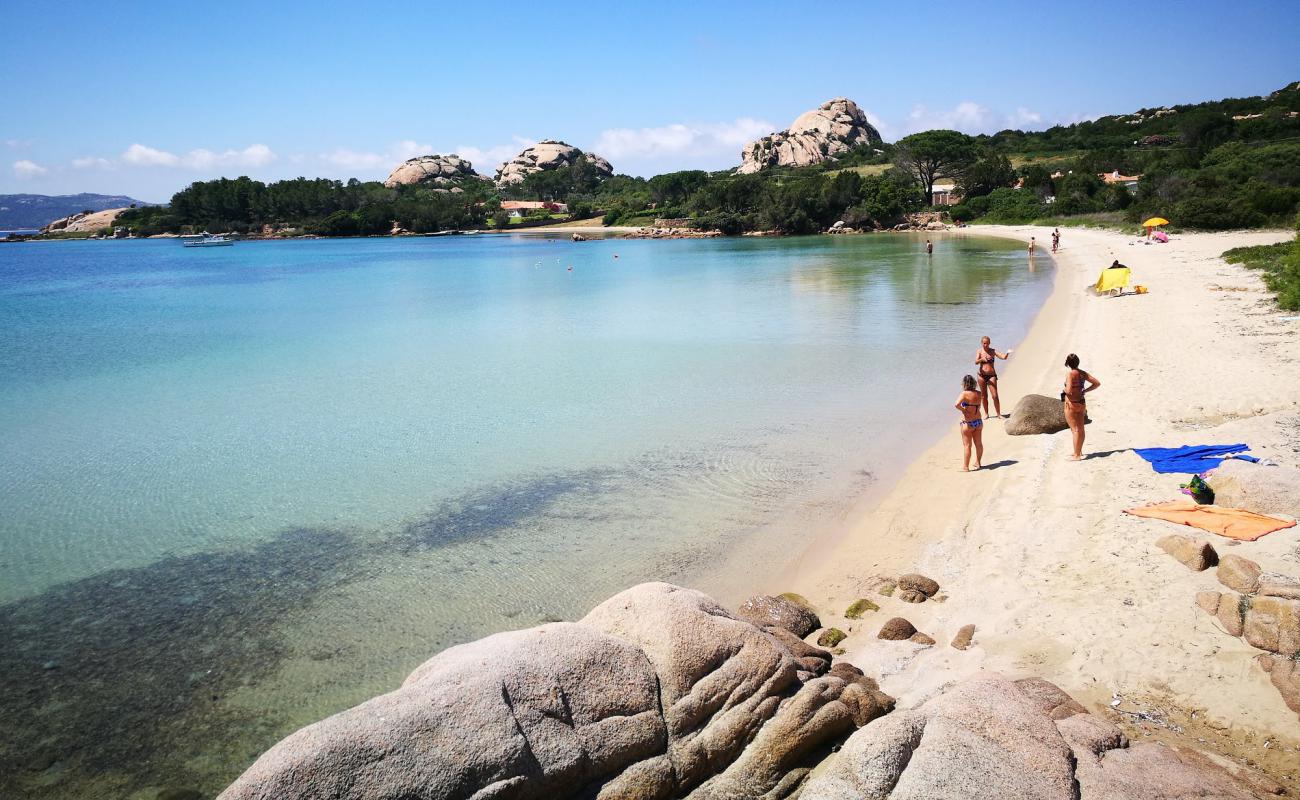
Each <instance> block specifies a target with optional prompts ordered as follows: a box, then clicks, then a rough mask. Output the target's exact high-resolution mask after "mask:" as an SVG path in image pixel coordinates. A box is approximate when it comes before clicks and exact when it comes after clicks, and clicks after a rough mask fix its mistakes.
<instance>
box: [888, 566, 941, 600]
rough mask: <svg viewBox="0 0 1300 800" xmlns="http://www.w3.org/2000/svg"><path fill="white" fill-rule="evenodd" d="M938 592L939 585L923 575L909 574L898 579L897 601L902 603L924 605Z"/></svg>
mask: <svg viewBox="0 0 1300 800" xmlns="http://www.w3.org/2000/svg"><path fill="white" fill-rule="evenodd" d="M937 591H939V583H938V582H937V581H935V580H933V579H931V578H927V577H925V576H924V575H918V574H916V573H915V572H909V573H908V574H906V575H902V576H899V578H898V599H899V600H902V601H903V602H904V603H924V602H925V601H926V600H928V599H930V598H931V597H934V594H935V592H937Z"/></svg>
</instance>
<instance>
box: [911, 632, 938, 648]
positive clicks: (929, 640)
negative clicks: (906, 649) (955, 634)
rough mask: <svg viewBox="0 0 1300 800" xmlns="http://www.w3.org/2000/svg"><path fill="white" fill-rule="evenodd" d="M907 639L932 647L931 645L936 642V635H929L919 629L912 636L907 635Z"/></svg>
mask: <svg viewBox="0 0 1300 800" xmlns="http://www.w3.org/2000/svg"><path fill="white" fill-rule="evenodd" d="M907 640H908V641H909V642H915V643H917V644H920V645H925V646H926V647H930V646H931V645H933V644H934V637H933V636H928V635H926V634H924V633H921V632H920V631H917V632H916V633H914V634H912V635H911V636H909V637H907Z"/></svg>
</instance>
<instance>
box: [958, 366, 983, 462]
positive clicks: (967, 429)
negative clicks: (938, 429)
mask: <svg viewBox="0 0 1300 800" xmlns="http://www.w3.org/2000/svg"><path fill="white" fill-rule="evenodd" d="M983 399H984V395H983V393H981V392H980V390H979V389H977V388H975V376H974V375H967V376H966V377H964V378H962V379H961V394H960V395H958V396H957V402H956V403H953V406H952V407H953V408H955V409H957V410H958V411H960V412H961V454H962V457H961V470H962V472H970V448H971V445H972V444H973V445H975V469H979V468H980V463H981V462H983V460H984V420H982V419H980V402H981V401H982V400H983Z"/></svg>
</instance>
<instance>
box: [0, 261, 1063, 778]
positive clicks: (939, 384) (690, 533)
mask: <svg viewBox="0 0 1300 800" xmlns="http://www.w3.org/2000/svg"><path fill="white" fill-rule="evenodd" d="M570 267H572V269H570ZM1051 271H1052V270H1051V262H1050V260H1048V259H1046V258H1044V257H1038V258H1037V259H1036V263H1034V264H1031V263H1030V262H1029V261H1028V259H1027V256H1026V254H1025V253H1024V252H1023V249H1022V248H1021V246H1020V245H1018V244H1015V243H1011V242H1004V241H1000V240H996V239H988V238H975V237H970V238H955V239H945V240H942V241H940V242H938V243H937V246H936V252H935V254H934V256H933V257H932V258H927V257H926V256H925V255H924V252H923V237H922V238H918V237H909V236H862V237H858V236H845V237H810V238H799V239H722V240H680V241H627V240H603V241H591V242H584V243H573V242H569V241H566V240H563V239H545V238H541V237H514V238H506V237H493V236H479V237H455V238H452V237H443V238H416V239H412V238H408V239H368V240H327V241H291V242H245V243H240V244H238V245H236V246H234V247H230V248H214V249H207V250H185V249H183V248H181V247H180V245H179V244H178V243H176V242H174V241H125V242H59V243H33V244H21V245H7V246H4V247H2V248H0V376H3V379H2V380H0V466H2V467H3V469H0V508H2V509H3V512H2V513H0V604H3V605H0V637H3V639H4V645H5V647H4V652H3V654H0V692H2V693H3V697H5V698H6V699H5V700H3V701H0V703H3V704H4V705H12V706H13V707H12V708H5V709H0V710H3V711H4V716H5V717H7V718H11V719H12V718H21V719H24V720H27V722H25V723H23V724H19V725H16V726H13V727H11V728H8V731H7V732H5V731H0V789H3V788H4V786H5V784H6V781H12V782H14V786H15V787H16V788H18V789H20V790H21V791H23V792H28V793H37V794H40V793H46V794H48V796H61V795H63V794H66V793H67V791H68V790H69V788H70V787H77V793H78V794H80V795H83V796H85V795H95V794H101V795H103V796H128V795H129V794H130V793H131V792H133V791H136V792H139V791H145V787H151V786H164V785H167V786H171V785H180V786H193V787H197V788H199V789H201V790H203V791H204V792H215V791H216V790H218V789H219V788H220V787H221V786H222V785H223V781H226V780H228V779H229V778H230V777H232V776H233V775H234V774H237V773H238V772H239V770H240V769H242V768H243V767H244V766H246V764H247V763H248V762H249V761H250V760H251V758H252V757H254V756H255V755H256V754H257V753H258V752H260V750H261V749H263V748H265V747H266V746H267V745H268V744H270V743H271V742H273V741H274V740H275V739H276V738H278V737H279V736H281V735H283V734H284V733H286V732H288V731H290V730H292V729H293V728H295V727H297V726H299V725H301V724H304V723H306V722H309V721H311V720H313V719H316V718H318V717H319V716H321V715H324V714H327V713H331V712H333V711H336V710H339V709H341V708H344V707H346V706H347V705H350V704H352V703H355V702H357V701H359V700H360V699H363V698H364V697H367V696H369V695H371V694H374V693H377V692H379V691H384V690H387V689H389V688H392V687H393V686H395V685H396V683H397V682H399V681H400V679H401V677H402V676H403V675H404V674H405V673H406V672H407V671H409V670H410V669H411V668H413V667H414V666H415V665H416V664H418V663H419V662H421V661H423V660H424V659H425V658H427V657H428V656H429V655H430V654H431V653H432V652H434V651H435V650H437V649H439V648H441V647H445V646H447V645H449V644H452V643H455V642H459V641H464V640H467V639H471V638H475V637H477V636H481V635H483V634H485V633H488V632H492V631H495V630H501V629H505V628H511V627H523V626H527V625H532V624H536V623H537V622H539V621H541V620H543V619H549V618H572V617H574V616H576V615H579V614H581V613H582V612H583V610H585V608H587V607H588V606H590V605H591V604H592V603H594V602H595V601H597V600H599V599H601V598H603V597H604V596H607V595H608V594H610V593H612V592H614V591H617V590H618V589H620V588H622V587H624V586H626V585H628V584H630V583H634V582H637V581H641V580H647V579H666V580H673V581H677V582H682V583H688V584H691V585H695V586H699V587H700V588H703V589H705V590H708V591H714V592H719V593H721V594H722V595H723V596H724V597H727V595H728V594H729V593H733V592H735V591H738V588H737V587H739V586H742V585H743V584H744V583H747V582H754V581H757V580H759V579H761V577H762V576H763V575H765V574H767V575H770V574H772V573H773V572H774V571H775V570H777V569H778V568H779V567H780V566H781V565H782V564H783V562H784V561H785V560H787V559H789V558H791V557H793V556H795V555H797V554H798V552H799V551H800V550H801V549H802V548H803V547H805V546H806V545H807V544H808V542H809V541H810V539H811V537H812V536H814V535H815V534H816V533H817V532H818V531H820V530H823V529H825V528H826V527H827V526H828V525H830V524H832V523H833V522H834V520H835V518H836V517H837V515H839V514H842V513H843V512H844V510H845V509H846V508H847V504H848V503H849V502H850V501H851V500H852V498H853V497H854V496H856V495H857V494H859V493H860V492H861V491H862V490H863V489H864V488H865V487H867V486H868V485H870V484H871V483H872V481H873V480H878V479H880V478H882V477H888V476H890V475H891V474H892V473H891V471H892V470H896V469H898V468H899V467H900V466H901V465H902V464H904V463H906V461H907V460H909V459H910V458H911V457H912V456H913V455H915V453H916V451H917V449H919V447H920V446H921V445H923V444H925V443H926V442H928V441H929V440H930V439H931V438H932V436H933V433H934V431H935V429H936V426H937V425H938V424H940V423H942V422H949V421H951V420H950V419H949V418H950V417H952V416H953V413H952V412H951V408H950V405H951V403H952V398H953V397H954V396H955V395H956V393H957V390H958V382H959V379H960V377H961V375H962V374H964V373H966V372H969V371H970V369H971V366H970V361H971V360H972V355H973V353H974V350H975V348H976V346H977V344H978V339H979V336H980V335H982V334H986V333H987V334H989V335H991V336H992V337H993V339H994V342H995V344H998V345H1003V346H1013V344H1014V341H1015V340H1016V339H1018V338H1019V337H1020V336H1022V335H1023V332H1024V330H1025V328H1026V326H1027V323H1028V320H1029V318H1030V317H1031V316H1032V313H1033V311H1034V310H1035V309H1036V308H1037V307H1038V305H1039V304H1040V303H1041V301H1042V298H1043V297H1044V296H1045V294H1046V292H1047V290H1048V289H1049V287H1050V283H1051ZM954 449H955V444H954ZM737 552H739V553H741V554H743V555H742V557H741V558H739V559H737V558H735V554H736V553H737ZM727 555H730V556H731V558H724V556H727ZM727 599H733V598H731V597H727ZM8 698H15V699H14V700H12V701H11V700H10V699H8ZM128 731H131V732H132V733H130V734H128V733H127V732H128ZM142 731H143V732H142ZM0 794H3V792H0Z"/></svg>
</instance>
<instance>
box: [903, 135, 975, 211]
mask: <svg viewBox="0 0 1300 800" xmlns="http://www.w3.org/2000/svg"><path fill="white" fill-rule="evenodd" d="M977 154H978V153H977V149H976V147H975V140H974V139H973V138H971V137H970V136H967V135H966V134H964V133H961V132H959V131H947V130H936V131H924V132H922V133H914V134H912V135H911V136H904V137H903V138H902V139H899V140H898V143H897V144H896V145H894V155H895V163H896V164H897V165H898V166H899V168H900V169H902V170H904V171H905V172H907V173H908V174H909V175H911V176H912V177H913V178H915V179H916V180H917V182H918V183H920V184H921V188H922V190H923V191H924V192H925V201H926V204H927V205H933V204H934V182H935V180H936V179H937V178H942V177H948V176H954V177H955V176H958V175H960V174H961V172H962V170H963V169H965V168H966V167H967V166H968V165H969V164H970V163H971V162H972V161H974V160H975V158H976V156H977Z"/></svg>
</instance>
